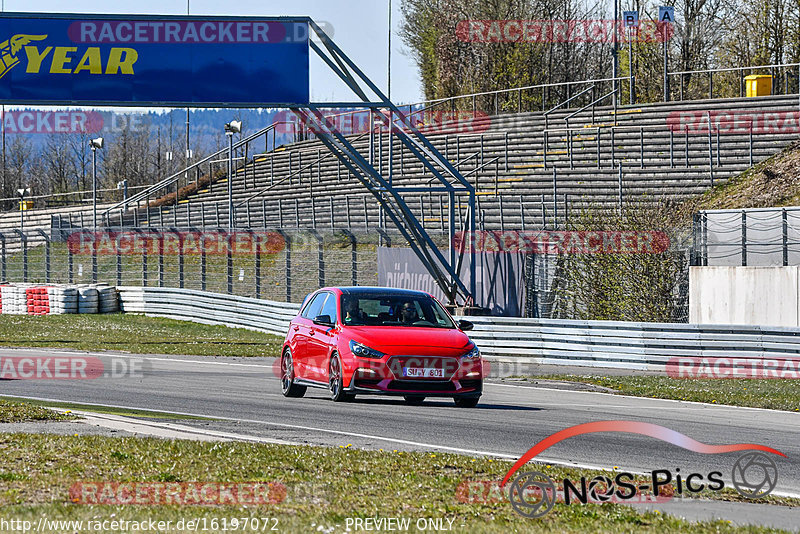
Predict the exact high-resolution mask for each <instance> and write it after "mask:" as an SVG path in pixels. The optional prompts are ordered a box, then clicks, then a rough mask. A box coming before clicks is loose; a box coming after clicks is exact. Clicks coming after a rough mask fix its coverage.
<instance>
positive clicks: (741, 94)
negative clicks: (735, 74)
mask: <svg viewBox="0 0 800 534" xmlns="http://www.w3.org/2000/svg"><path fill="white" fill-rule="evenodd" d="M739 98H744V71H743V70H742V69H739Z"/></svg>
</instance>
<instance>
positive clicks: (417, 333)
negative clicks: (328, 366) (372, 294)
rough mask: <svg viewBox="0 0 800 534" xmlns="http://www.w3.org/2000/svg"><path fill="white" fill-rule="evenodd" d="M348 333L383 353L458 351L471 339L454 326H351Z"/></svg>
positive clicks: (454, 352)
mask: <svg viewBox="0 0 800 534" xmlns="http://www.w3.org/2000/svg"><path fill="white" fill-rule="evenodd" d="M346 331H347V333H349V334H350V337H351V338H352V339H353V340H355V341H357V342H359V343H363V344H364V345H367V346H368V347H371V348H373V349H375V350H379V351H381V352H384V353H386V354H392V355H399V354H414V355H417V354H430V355H441V356H445V355H460V354H461V352H463V351H464V350H466V348H467V347H468V346H469V345H470V343H471V341H470V339H469V336H467V334H465V333H464V332H462V331H460V330H457V329H455V328H452V329H451V328H418V327H413V326H351V327H347V328H346Z"/></svg>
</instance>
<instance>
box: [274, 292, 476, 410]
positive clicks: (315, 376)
mask: <svg viewBox="0 0 800 534" xmlns="http://www.w3.org/2000/svg"><path fill="white" fill-rule="evenodd" d="M471 328H472V323H470V322H469V321H463V320H462V321H458V323H456V322H455V321H454V320H453V318H452V317H451V316H450V314H449V313H447V311H446V310H445V309H444V307H442V305H441V304H439V302H438V301H437V300H436V299H435V298H433V297H432V296H431V295H429V294H428V293H424V292H422V291H409V290H404V289H389V288H382V287H380V288H374V287H372V288H371V287H341V288H339V287H328V288H323V289H320V290H319V291H316V292H314V293H312V294H311V295H309V296H308V297H306V300H305V301H304V303H303V306H302V307H301V308H300V313H299V315H297V317H295V318H294V319H293V320H292V322H291V324H290V326H289V333H288V334H287V335H286V341H285V342H284V344H283V352H282V354H281V389H282V391H283V394H284V395H285V396H286V397H302V396H303V395H304V394H305V392H306V388H307V387H319V388H327V389H328V391H329V392H330V396H331V399H333V400H334V401H345V400H352V399H353V398H354V397H355V395H356V394H385V395H402V396H403V397H405V399H406V402H408V403H409V404H421V403H422V402H423V401H424V400H425V398H426V397H452V398H453V399H454V400H455V403H456V406H459V407H465V408H472V407H474V406H475V405H477V404H478V399H479V398H480V396H481V393H482V391H483V370H482V362H481V354H480V351H479V350H478V347H476V346H475V343H473V342H472V341H470V339H469V336H467V335H466V334H465V333H464V331H465V330H470V329H471Z"/></svg>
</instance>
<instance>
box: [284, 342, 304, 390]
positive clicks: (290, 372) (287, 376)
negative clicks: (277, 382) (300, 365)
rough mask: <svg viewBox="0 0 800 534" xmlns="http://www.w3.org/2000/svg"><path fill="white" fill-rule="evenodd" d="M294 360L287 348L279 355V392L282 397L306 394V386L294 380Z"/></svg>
mask: <svg viewBox="0 0 800 534" xmlns="http://www.w3.org/2000/svg"><path fill="white" fill-rule="evenodd" d="M294 376H295V375H294V362H293V361H292V353H291V351H290V350H289V349H286V350H285V351H283V354H282V355H281V392H282V393H283V396H284V397H293V398H299V397H302V396H303V395H305V394H306V386H299V385H297V384H295V382H294Z"/></svg>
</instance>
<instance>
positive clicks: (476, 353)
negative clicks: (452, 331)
mask: <svg viewBox="0 0 800 534" xmlns="http://www.w3.org/2000/svg"><path fill="white" fill-rule="evenodd" d="M480 357H481V351H480V350H478V347H472V350H471V351H469V352H468V353H466V354H464V355H463V356H461V359H462V360H477V359H478V358H480Z"/></svg>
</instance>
